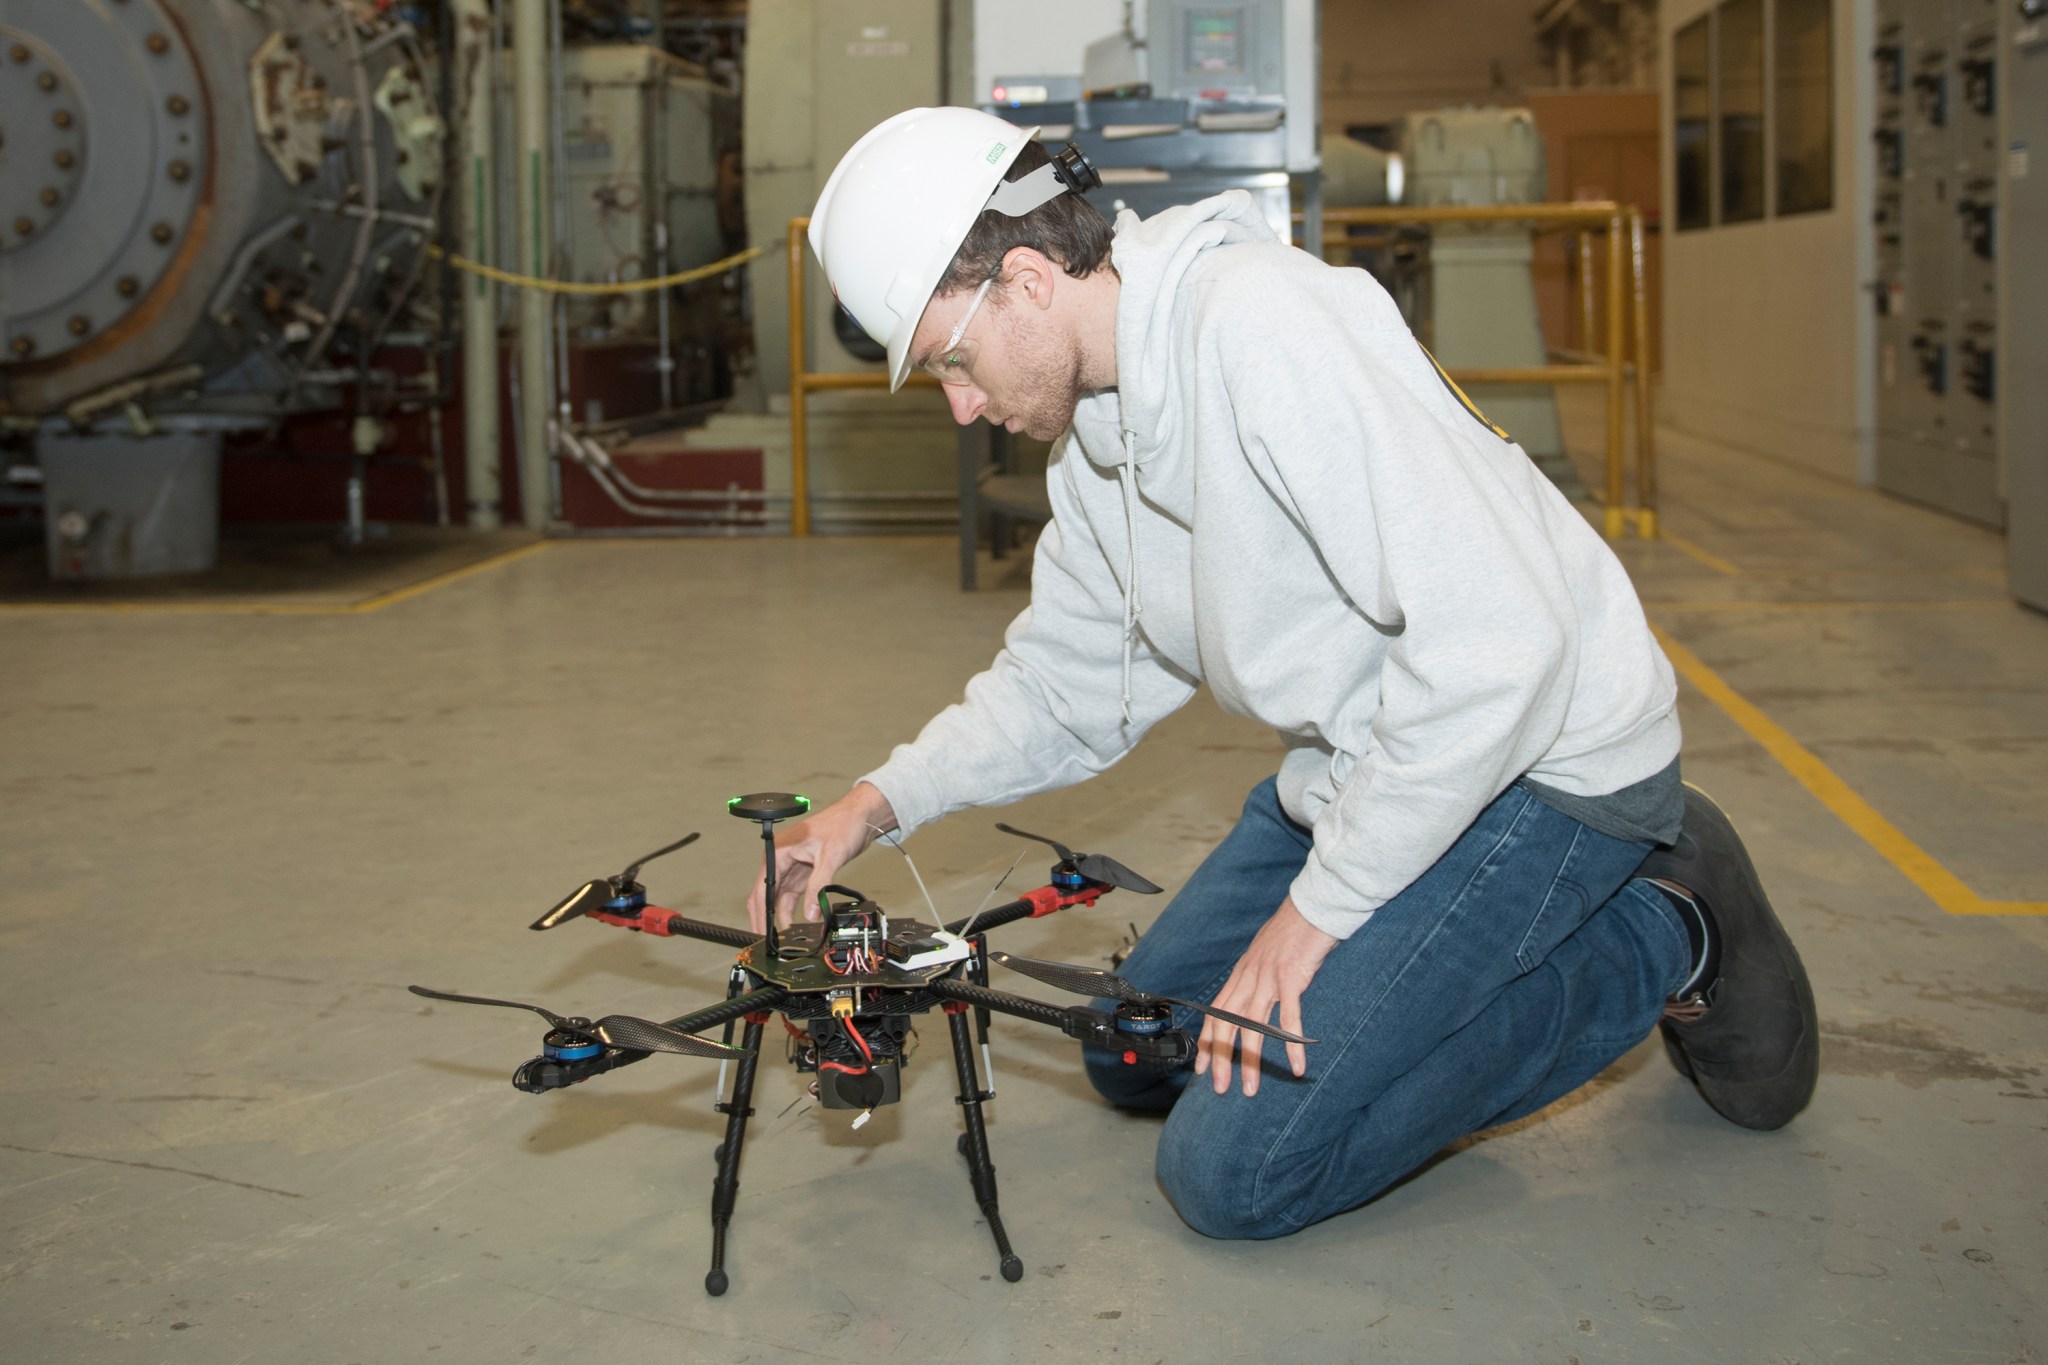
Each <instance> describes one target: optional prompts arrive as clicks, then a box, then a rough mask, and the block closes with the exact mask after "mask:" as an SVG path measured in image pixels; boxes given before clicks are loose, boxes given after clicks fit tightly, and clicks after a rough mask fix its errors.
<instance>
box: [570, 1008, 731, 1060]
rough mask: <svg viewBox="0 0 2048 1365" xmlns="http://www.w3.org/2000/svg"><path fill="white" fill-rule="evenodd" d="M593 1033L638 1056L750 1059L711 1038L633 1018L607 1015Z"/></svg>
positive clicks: (601, 1039) (600, 1038)
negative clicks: (670, 1054) (664, 1054)
mask: <svg viewBox="0 0 2048 1365" xmlns="http://www.w3.org/2000/svg"><path fill="white" fill-rule="evenodd" d="M590 1031H591V1032H592V1033H594V1034H596V1035H597V1037H598V1040H599V1041H600V1042H605V1043H610V1044H611V1045H612V1046H613V1047H629V1048H632V1049H634V1050H635V1051H638V1052H673V1053H675V1054H676V1055H677V1056H679V1057H711V1058H714V1059H716V1060H718V1061H724V1060H725V1059H727V1058H729V1057H744V1056H746V1055H747V1051H746V1049H745V1048H737V1047H727V1046H726V1045H725V1044H724V1043H714V1042H712V1041H711V1040H710V1039H709V1038H699V1037H697V1036H695V1035H694V1034H689V1033H678V1032H677V1031H676V1030H674V1029H672V1028H663V1027H662V1026H661V1025H660V1024H657V1023H653V1022H652V1021H650V1020H646V1019H635V1018H634V1017H633V1016H632V1015H630V1014H607V1015H606V1016H605V1017H604V1018H602V1019H600V1020H598V1021H597V1022H596V1023H595V1024H593V1025H591V1027H590Z"/></svg>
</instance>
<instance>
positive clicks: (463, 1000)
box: [406, 986, 747, 1060]
mask: <svg viewBox="0 0 2048 1365" xmlns="http://www.w3.org/2000/svg"><path fill="white" fill-rule="evenodd" d="M406 989H407V990H409V991H411V992H412V993H413V994H414V995H423V996H426V997H427V998H428V999H430V1000H452V1001H454V1002H456V1003H457V1004H461V1005H499V1006H502V1007H504V1008H505V1009H513V1010H532V1011H533V1012H534V1013H535V1014H538V1015H539V1016H540V1017H541V1018H543V1019H545V1020H547V1021H548V1022H549V1023H550V1024H552V1025H554V1026H555V1027H556V1028H558V1029H560V1030H562V1032H564V1033H573V1034H575V1035H576V1036H577V1037H579V1038H588V1039H590V1040H591V1041H592V1042H596V1043H603V1044H605V1045H606V1046H607V1047H623V1048H631V1049H633V1050H634V1051H636V1052H672V1053H675V1054H676V1055H677V1056H681V1057H712V1058H717V1059H721V1060H722V1059H724V1058H728V1057H744V1056H746V1055H747V1054H746V1051H745V1049H743V1048H736V1047H727V1046H726V1045H725V1044H723V1043H714V1042H712V1041H711V1040H710V1039H708V1038H699V1037H696V1036H695V1035H693V1034H688V1033H680V1032H678V1031H677V1030H675V1029H672V1028H664V1027H663V1026H661V1025H660V1024H657V1023H654V1022H652V1021H651V1020H647V1019H636V1018H634V1017H633V1016H632V1015H630V1014H608V1015H606V1016H605V1017H604V1018H602V1019H600V1020H598V1021H597V1022H596V1023H594V1024H593V1023H591V1022H590V1021H589V1020H588V1019H571V1018H565V1017H564V1016H562V1015H559V1014H556V1013H555V1012H554V1011H553V1010H551V1009H546V1008H543V1007H542V1006H540V1005H530V1004H528V1003H526V1002H525V1001H523V1000H494V999H492V998H491V997H490V996H487V995H459V994H457V993H456V992H454V991H437V990H432V989H430V988H428V987H426V986H408V987H406Z"/></svg>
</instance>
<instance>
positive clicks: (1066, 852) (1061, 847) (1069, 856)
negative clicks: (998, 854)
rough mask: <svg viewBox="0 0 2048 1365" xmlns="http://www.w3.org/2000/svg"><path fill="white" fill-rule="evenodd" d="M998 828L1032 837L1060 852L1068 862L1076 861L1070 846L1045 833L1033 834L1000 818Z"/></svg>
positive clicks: (1005, 831)
mask: <svg viewBox="0 0 2048 1365" xmlns="http://www.w3.org/2000/svg"><path fill="white" fill-rule="evenodd" d="M996 828H997V829H999V830H1001V831H1002V832H1003V833H1005V834H1014V835H1016V836H1017V837H1018V838H1019V839H1031V840H1034V841H1036V842H1038V843H1041V844H1044V845H1045V846H1046V847H1047V848H1049V849H1051V850H1052V851H1053V852H1055V853H1057V854H1059V855H1060V856H1061V857H1062V858H1065V859H1066V860H1067V861H1068V862H1070V863H1071V862H1073V861H1074V850H1072V849H1071V848H1068V847H1067V846H1066V845H1065V844H1063V843H1061V842H1060V841H1059V840H1057V839H1048V838H1046V837H1045V836H1044V835H1043V834H1033V833H1032V832H1031V831H1030V830H1028V829H1018V828H1017V827H1016V826H1015V825H1006V824H1004V823H1003V822H1002V821H1000V820H998V821H996Z"/></svg>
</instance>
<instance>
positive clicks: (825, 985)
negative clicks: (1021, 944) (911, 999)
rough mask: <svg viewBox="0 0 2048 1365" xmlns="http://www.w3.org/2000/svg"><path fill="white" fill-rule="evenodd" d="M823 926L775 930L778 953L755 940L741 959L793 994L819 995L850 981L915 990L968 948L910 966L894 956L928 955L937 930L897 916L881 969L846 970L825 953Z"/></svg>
mask: <svg viewBox="0 0 2048 1365" xmlns="http://www.w3.org/2000/svg"><path fill="white" fill-rule="evenodd" d="M820 932H821V930H820V927H819V926H818V925H816V924H796V925H791V926H790V927H789V928H787V929H785V930H783V931H782V932H781V933H780V934H778V935H776V948H777V953H776V955H775V956H773V957H770V956H769V955H768V946H767V944H766V943H765V942H760V943H755V944H754V945H753V946H752V947H749V948H743V949H741V950H740V955H739V964H740V966H741V967H743V968H745V969H746V970H747V971H748V972H749V973H751V974H752V975H754V976H756V977H758V978H760V979H761V980H762V981H764V982H768V983H771V984H773V985H777V986H781V987H783V988H784V989H785V990H787V991H789V992H790V993H791V994H793V995H803V994H813V995H816V994H823V993H824V992H826V991H831V990H839V989H841V988H843V987H847V986H859V987H861V988H862V989H863V990H870V989H874V988H877V987H893V988H895V989H897V990H914V989H916V988H917V987H919V986H924V985H929V984H930V983H931V982H934V981H936V980H938V979H939V978H940V977H942V976H944V975H945V974H946V973H947V972H950V971H951V970H953V964H954V963H955V962H958V961H959V960H960V958H961V957H964V956H966V954H965V952H964V951H963V952H961V953H959V954H957V955H954V956H949V957H947V958H946V960H944V961H937V962H928V964H927V965H925V966H918V967H905V966H904V965H902V963H901V962H900V961H895V960H890V959H896V958H912V959H913V960H914V959H916V958H919V957H929V956H930V954H929V952H928V951H927V949H928V945H929V943H930V942H931V941H932V940H933V936H934V935H935V934H936V932H937V931H936V930H934V929H933V928H932V926H931V925H929V924H920V923H919V922H918V921H916V920H914V919H892V920H890V921H889V940H888V941H889V949H888V952H887V954H885V955H884V962H883V964H882V969H881V970H880V971H876V972H847V973H846V974H844V975H841V974H840V973H838V972H835V971H833V970H832V969H831V968H830V967H827V966H826V965H825V961H824V958H823V957H822V956H820V953H819V936H820ZM963 948H964V945H963Z"/></svg>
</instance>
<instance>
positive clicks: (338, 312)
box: [299, 14, 383, 369]
mask: <svg viewBox="0 0 2048 1365" xmlns="http://www.w3.org/2000/svg"><path fill="white" fill-rule="evenodd" d="M338 27H339V28H340V29H341V32H342V36H343V37H345V38H347V39H348V53H349V69H350V75H351V76H352V77H353V78H354V83H355V90H356V109H355V114H356V133H357V139H356V143H357V152H356V154H357V157H358V158H359V160H358V162H357V164H356V166H355V167H354V171H355V174H356V176H357V177H358V178H357V180H356V182H355V184H356V188H358V189H360V190H361V191H362V192H363V202H362V205H361V207H362V209H363V225H362V227H361V228H359V229H358V230H357V232H356V240H355V244H354V245H353V246H352V247H350V248H349V256H348V265H347V266H346V267H344V268H343V270H342V272H341V285H340V287H339V288H337V289H336V290H335V291H334V306H333V308H332V309H331V310H330V312H329V315H328V318H327V320H326V321H325V322H323V323H322V324H321V325H320V330H319V331H317V332H315V333H314V334H313V339H312V341H311V342H309V343H308V344H307V346H306V353H305V354H304V355H303V356H301V357H300V358H299V364H300V365H301V367H303V368H305V369H311V368H313V366H315V365H317V364H319V363H320V360H321V358H322V357H323V356H325V355H326V354H327V343H328V342H330V341H332V340H333V339H334V329H335V327H336V326H337V325H338V324H339V323H340V321H341V319H342V316H343V315H344V314H346V313H347V312H348V310H349V305H350V304H351V303H353V302H354V301H355V296H356V285H357V284H358V283H360V282H361V281H362V278H363V262H364V260H365V259H366V258H367V257H368V256H369V254H370V235H371V234H372V233H373V232H375V231H376V228H377V211H378V209H379V207H380V204H381V200H380V199H379V197H378V196H379V195H380V194H382V192H383V191H382V180H383V171H382V169H381V168H380V167H379V166H378V165H377V125H376V121H375V119H374V118H372V113H373V112H374V109H375V106H374V105H372V104H371V103H370V77H369V73H368V72H367V71H365V70H364V68H363V40H362V35H361V34H360V33H358V32H356V18H355V16H354V15H353V14H344V15H342V16H341V18H340V22H339V25H338ZM338 197H339V198H341V199H344V200H345V199H346V198H347V197H348V196H347V195H346V194H343V195H341V196H338Z"/></svg>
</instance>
